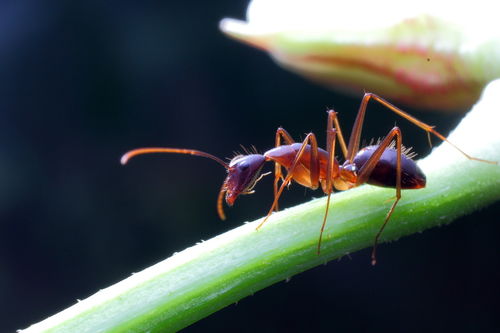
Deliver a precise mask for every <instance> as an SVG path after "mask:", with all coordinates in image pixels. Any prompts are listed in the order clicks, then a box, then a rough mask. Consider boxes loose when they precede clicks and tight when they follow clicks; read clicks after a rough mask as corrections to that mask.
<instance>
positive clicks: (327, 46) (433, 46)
mask: <svg viewBox="0 0 500 333" xmlns="http://www.w3.org/2000/svg"><path fill="white" fill-rule="evenodd" d="M492 6H495V3H494V2H490V1H483V0H476V1H474V2H455V1H453V2H452V1H429V0H419V1H397V2H396V1H392V0H391V1H388V0H378V1H376V2H368V1H365V2H364V1H346V0H343V1H321V0H307V1H304V0H302V1H292V0H254V1H252V2H251V3H250V5H249V7H248V11H247V22H244V21H239V20H234V19H224V20H222V21H221V23H220V28H221V30H222V31H223V32H224V33H226V34H227V35H228V36H230V37H232V38H235V39H237V40H239V41H242V42H244V43H247V44H249V45H252V46H254V47H257V48H260V49H263V50H265V51H267V52H269V54H270V55H271V57H272V58H273V59H274V60H276V62H277V63H278V64H280V65H281V66H283V67H285V68H287V69H289V70H291V71H293V72H296V73H298V74H300V75H303V76H304V77H306V78H308V79H310V80H312V81H314V82H318V83H321V84H323V85H325V86H327V87H330V88H333V89H337V90H344V91H349V92H351V93H354V94H356V95H361V94H362V93H363V92H364V91H368V92H374V93H376V94H378V95H381V96H383V97H384V98H386V99H389V100H391V101H394V102H396V103H403V104H407V105H412V106H414V107H420V108H428V109H441V110H467V109H469V108H470V106H471V105H472V104H474V102H475V101H476V100H477V99H478V97H479V95H480V93H481V91H482V89H483V87H484V86H485V85H486V84H487V83H488V82H490V81H491V80H493V79H495V78H498V77H500V25H499V23H498V22H499V21H498V19H497V17H496V16H497V10H496V9H494V8H493V7H492Z"/></svg>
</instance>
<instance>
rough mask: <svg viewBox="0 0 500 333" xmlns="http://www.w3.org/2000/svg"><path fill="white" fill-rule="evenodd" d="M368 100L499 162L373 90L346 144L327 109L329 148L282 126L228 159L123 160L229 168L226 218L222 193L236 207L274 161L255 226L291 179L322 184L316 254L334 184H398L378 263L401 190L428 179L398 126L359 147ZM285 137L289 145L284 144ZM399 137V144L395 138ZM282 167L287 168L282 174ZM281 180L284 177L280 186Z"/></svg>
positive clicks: (141, 151) (141, 150)
mask: <svg viewBox="0 0 500 333" xmlns="http://www.w3.org/2000/svg"><path fill="white" fill-rule="evenodd" d="M370 99H374V100H375V101H377V102H379V103H380V104H382V105H383V106H385V107H386V108H388V109H389V110H391V111H393V112H394V113H396V114H397V115H399V116H401V117H403V118H405V119H407V120H409V121H410V122H412V123H413V124H415V125H416V126H418V127H420V128H422V129H423V130H424V131H426V132H427V135H428V139H429V142H430V134H431V133H432V134H434V135H435V136H437V137H438V138H439V139H441V140H443V141H446V142H448V143H449V144H450V145H452V146H453V147H454V148H455V149H457V150H458V151H459V152H460V153H462V154H463V155H464V156H465V157H467V158H468V159H469V160H476V161H480V162H486V163H492V164H497V162H492V161H487V160H483V159H479V158H476V157H473V156H470V155H468V154H466V153H465V152H464V151H462V150H461V149H460V148H458V147H457V146H455V145H454V144H452V143H451V142H449V141H448V140H447V139H446V138H445V137H444V136H443V135H442V134H440V133H439V132H437V131H435V130H434V127H433V126H430V125H427V124H426V123H423V122H421V121H419V120H418V119H416V118H415V117H413V116H411V115H409V114H408V113H406V112H404V111H403V110H401V109H399V108H398V107H396V106H394V105H392V104H391V103H389V102H387V101H386V100H384V99H383V98H381V97H379V96H377V95H375V94H373V93H365V95H364V96H363V100H362V101H361V105H360V107H359V111H358V114H357V116H356V120H355V121H354V126H353V128H352V132H351V137H350V139H349V143H348V144H347V145H346V142H345V141H344V136H343V135H342V131H341V129H340V124H339V121H338V117H337V112H335V111H333V110H328V111H327V113H328V124H327V128H326V131H327V140H326V150H324V149H321V148H319V147H318V143H317V140H316V136H315V135H314V133H309V134H307V136H306V137H305V139H304V140H303V141H302V143H296V142H295V141H294V140H293V138H292V137H291V136H290V134H288V132H287V131H286V130H285V129H283V128H281V127H280V128H278V130H277V131H276V136H275V147H274V148H272V149H270V150H268V151H266V152H265V153H264V154H257V153H255V154H247V155H238V156H235V157H234V158H233V159H232V160H231V161H230V162H229V164H227V163H226V162H224V161H223V160H221V159H220V158H218V157H216V156H213V155H211V154H208V153H205V152H202V151H199V150H194V149H179V148H139V149H134V150H131V151H129V152H127V153H126V154H125V155H123V157H122V158H121V163H122V164H126V163H127V162H128V161H129V160H130V159H131V158H132V157H134V156H137V155H142V154H149V153H177V154H188V155H196V156H202V157H207V158H210V159H212V160H214V161H216V162H218V163H219V164H220V165H222V166H223V167H224V168H225V169H226V170H227V173H228V175H227V177H226V179H225V180H224V183H223V184H222V187H221V189H220V191H219V196H218V199H217V212H218V214H219V217H220V218H221V219H222V220H224V219H225V218H226V216H225V214H224V210H223V204H222V201H223V197H224V194H225V200H226V203H227V205H228V206H232V205H233V204H234V201H235V200H236V198H237V197H238V196H239V195H240V194H251V193H253V192H254V191H253V188H254V186H255V184H256V183H257V182H258V181H259V180H260V179H261V178H262V176H263V175H261V171H262V167H263V165H264V163H265V162H268V161H270V162H271V161H272V162H274V165H275V168H274V201H273V204H272V205H271V208H270V209H269V212H268V213H267V216H266V217H265V218H264V220H262V222H261V223H260V224H259V225H258V226H257V229H259V228H261V227H262V225H263V224H264V223H265V222H266V221H267V220H268V218H269V216H271V214H272V212H273V211H274V210H277V209H278V199H279V198H280V196H281V193H282V192H283V189H284V188H285V187H286V186H288V185H289V184H290V183H291V182H292V181H295V182H297V183H299V184H300V185H302V186H305V187H308V188H311V189H313V190H314V189H317V188H318V187H319V186H320V185H321V189H322V190H323V192H324V193H325V194H326V195H327V200H326V208H325V214H324V217H323V223H322V225H321V229H320V234H319V240H318V247H317V253H318V254H319V253H320V250H321V240H322V237H323V231H324V229H325V224H326V219H327V217H328V208H329V206H330V196H331V194H332V192H333V189H334V188H335V189H336V190H339V191H344V190H348V189H351V188H353V187H357V186H359V185H362V184H365V183H367V184H371V185H376V186H381V187H390V188H395V189H396V197H395V199H394V202H393V204H392V206H391V208H390V209H389V211H388V212H387V215H386V216H385V220H384V222H383V224H382V226H381V227H380V229H379V231H378V232H377V234H376V235H375V239H374V245H373V250H372V254H371V260H372V265H375V264H376V250H377V244H378V241H379V238H380V235H381V234H382V232H383V231H384V228H385V226H386V225H387V222H388V221H389V219H390V217H391V215H392V213H393V212H394V209H395V208H396V205H397V203H398V202H399V200H400V199H401V190H402V189H420V188H423V187H425V184H426V178H425V175H424V173H423V172H422V170H421V169H420V168H419V167H418V165H417V164H416V163H415V162H414V161H413V160H412V159H411V156H408V154H406V153H405V151H404V148H403V143H402V135H401V130H400V129H399V127H397V126H395V127H394V128H393V129H392V130H390V131H389V133H388V134H387V136H386V137H385V138H384V139H383V140H381V141H380V142H379V143H378V144H375V145H370V146H367V147H364V148H362V149H360V138H361V129H362V125H363V120H364V117H365V113H366V107H367V104H368V102H369V100H370ZM337 139H338V142H339V145H340V148H341V150H342V153H343V155H344V158H345V162H344V163H343V164H340V163H339V162H338V161H337V159H336V158H335V145H336V142H337ZM282 140H283V141H284V143H285V144H282ZM394 141H395V142H396V143H395V145H394V143H393V142H394ZM281 167H284V168H285V169H286V171H287V174H286V177H283V174H282V171H281ZM280 179H281V180H282V183H281V185H279V181H280Z"/></svg>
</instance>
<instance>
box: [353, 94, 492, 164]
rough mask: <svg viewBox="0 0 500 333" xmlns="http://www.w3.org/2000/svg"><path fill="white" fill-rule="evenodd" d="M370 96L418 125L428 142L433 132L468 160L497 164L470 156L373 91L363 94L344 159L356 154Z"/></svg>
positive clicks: (431, 128)
mask: <svg viewBox="0 0 500 333" xmlns="http://www.w3.org/2000/svg"><path fill="white" fill-rule="evenodd" d="M372 98H373V99H374V100H375V101H377V102H379V103H380V104H382V105H383V106H385V107H386V108H388V109H389V110H391V111H392V112H394V113H396V114H397V115H399V116H400V117H403V118H405V119H406V120H408V121H410V122H411V123H413V124H415V125H416V126H418V127H420V128H421V129H423V130H424V131H426V132H427V136H428V138H429V142H430V134H434V135H435V136H437V137H438V138H439V139H440V140H442V141H445V142H447V143H448V144H450V145H451V146H452V147H453V148H455V149H456V150H458V151H459V152H460V153H461V154H462V155H464V156H465V157H466V158H468V159H469V160H475V161H479V162H485V163H490V164H498V162H494V161H488V160H483V159H480V158H477V157H473V156H470V155H469V154H467V153H465V152H464V151H463V150H461V149H460V148H458V147H457V146H455V145H454V144H453V143H451V142H450V141H448V139H446V137H445V136H444V135H442V134H441V133H439V132H438V131H436V130H434V126H430V125H428V124H426V123H424V122H422V121H420V120H418V119H417V118H415V117H413V116H411V115H409V114H408V113H406V112H404V111H403V110H401V109H400V108H398V107H397V106H395V105H393V104H391V103H389V102H388V101H386V100H385V99H383V98H382V97H380V96H378V95H375V94H373V93H365V95H364V96H363V99H362V101H361V105H360V106H359V110H358V115H357V116H356V121H355V122H354V126H353V128H352V132H351V137H350V139H349V145H348V148H347V158H346V160H348V161H352V159H353V158H354V156H355V155H356V153H357V152H358V150H359V142H360V139H361V129H362V126H363V120H364V117H365V113H366V107H367V105H368V102H369V101H370V99H372Z"/></svg>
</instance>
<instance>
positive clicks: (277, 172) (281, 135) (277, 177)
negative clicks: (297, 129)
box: [273, 127, 295, 211]
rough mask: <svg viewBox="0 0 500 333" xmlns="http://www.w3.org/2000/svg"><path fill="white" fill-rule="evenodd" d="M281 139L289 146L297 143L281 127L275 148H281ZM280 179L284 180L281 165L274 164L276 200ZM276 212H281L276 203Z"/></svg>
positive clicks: (277, 134) (277, 133)
mask: <svg viewBox="0 0 500 333" xmlns="http://www.w3.org/2000/svg"><path fill="white" fill-rule="evenodd" d="M281 138H283V140H284V141H285V143H286V144H287V145H291V144H293V143H295V141H294V140H293V138H292V136H291V135H290V134H288V132H287V131H286V130H285V129H284V128H283V127H279V128H278V129H277V130H276V139H275V144H274V147H279V146H281ZM280 179H281V180H283V174H282V173H281V165H280V164H279V163H278V162H274V183H273V189H274V198H275V199H276V196H277V195H278V183H279V181H280ZM274 210H275V211H278V210H279V207H278V203H276V206H275V207H274Z"/></svg>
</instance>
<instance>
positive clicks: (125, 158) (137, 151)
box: [120, 147, 229, 169]
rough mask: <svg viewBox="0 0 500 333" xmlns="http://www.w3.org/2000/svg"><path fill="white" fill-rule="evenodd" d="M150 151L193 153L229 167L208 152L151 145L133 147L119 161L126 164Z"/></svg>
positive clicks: (226, 167)
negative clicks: (149, 146)
mask: <svg viewBox="0 0 500 333" xmlns="http://www.w3.org/2000/svg"><path fill="white" fill-rule="evenodd" d="M152 153H174V154H186V155H194V156H201V157H206V158H209V159H211V160H214V161H215V162H217V163H219V164H220V165H222V166H223V167H224V168H225V169H229V165H228V164H227V163H226V162H224V161H223V160H221V159H220V158H218V157H216V156H214V155H211V154H209V153H205V152H203V151H199V150H194V149H179V148H158V147H152V148H139V149H134V150H131V151H129V152H127V153H125V154H124V155H123V156H122V158H121V159H120V163H121V164H122V165H125V164H127V162H128V161H129V160H130V159H131V158H133V157H135V156H137V155H143V154H152Z"/></svg>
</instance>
